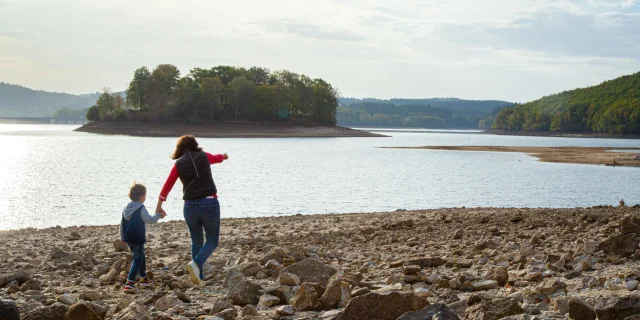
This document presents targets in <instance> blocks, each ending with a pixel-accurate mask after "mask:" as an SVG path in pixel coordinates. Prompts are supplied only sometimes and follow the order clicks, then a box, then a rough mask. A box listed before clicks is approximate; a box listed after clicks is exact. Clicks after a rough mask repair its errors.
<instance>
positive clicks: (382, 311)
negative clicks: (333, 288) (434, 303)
mask: <svg viewBox="0 0 640 320" xmlns="http://www.w3.org/2000/svg"><path fill="white" fill-rule="evenodd" d="M427 305H429V302H428V301H427V300H426V299H425V298H422V297H418V296H416V295H414V294H413V293H407V292H385V293H378V292H371V293H368V294H365V295H364V296H360V297H356V298H353V299H351V301H349V303H348V304H347V306H346V307H345V308H344V310H342V311H341V312H340V313H339V314H338V315H337V316H336V318H335V319H336V320H360V319H368V320H395V319H397V318H398V317H400V316H402V315H403V314H405V313H407V312H411V311H418V310H421V309H423V308H424V307H426V306H427Z"/></svg>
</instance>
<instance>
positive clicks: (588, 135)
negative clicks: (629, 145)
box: [485, 130, 640, 139]
mask: <svg viewBox="0 0 640 320" xmlns="http://www.w3.org/2000/svg"><path fill="white" fill-rule="evenodd" d="M485 133H489V134H496V135H504V136H527V137H560V138H591V139H640V135H638V134H610V133H603V132H552V131H543V132H535V131H507V130H487V131H485Z"/></svg>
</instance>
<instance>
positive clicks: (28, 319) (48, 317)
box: [21, 302, 69, 320]
mask: <svg viewBox="0 0 640 320" xmlns="http://www.w3.org/2000/svg"><path fill="white" fill-rule="evenodd" d="M67 311H69V306H67V305H64V304H62V303H59V302H56V303H54V304H53V305H50V306H46V307H38V308H35V309H33V310H31V311H28V312H27V313H26V314H25V315H24V316H23V317H22V318H21V319H22V320H65V319H66V315H67Z"/></svg>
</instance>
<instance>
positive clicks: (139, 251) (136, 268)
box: [127, 244, 147, 282]
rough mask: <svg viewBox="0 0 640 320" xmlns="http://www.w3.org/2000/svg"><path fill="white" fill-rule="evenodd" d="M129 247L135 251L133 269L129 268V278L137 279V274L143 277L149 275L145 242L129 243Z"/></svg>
mask: <svg viewBox="0 0 640 320" xmlns="http://www.w3.org/2000/svg"><path fill="white" fill-rule="evenodd" d="M129 249H131V252H133V263H132V264H131V270H129V276H128V277H127V280H129V281H132V282H133V281H136V276H138V275H140V277H141V278H144V277H146V276H147V263H146V260H147V259H145V256H144V244H129Z"/></svg>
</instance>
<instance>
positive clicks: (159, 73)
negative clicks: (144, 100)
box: [148, 64, 180, 119]
mask: <svg viewBox="0 0 640 320" xmlns="http://www.w3.org/2000/svg"><path fill="white" fill-rule="evenodd" d="M179 79H180V70H178V68H177V67H176V66H174V65H172V64H161V65H158V66H157V67H156V68H155V69H153V72H152V73H151V78H150V79H149V84H148V88H149V92H148V97H149V103H150V105H151V109H152V110H155V111H156V112H157V114H158V115H163V117H164V118H165V119H168V118H169V117H170V115H171V108H172V107H174V106H175V105H176V102H177V101H176V100H175V96H174V93H175V91H176V90H177V89H178V81H179Z"/></svg>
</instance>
